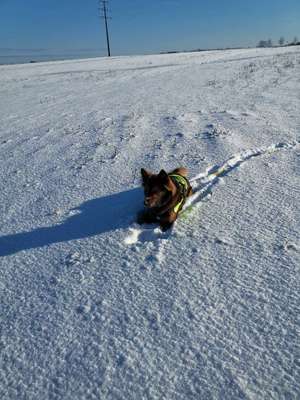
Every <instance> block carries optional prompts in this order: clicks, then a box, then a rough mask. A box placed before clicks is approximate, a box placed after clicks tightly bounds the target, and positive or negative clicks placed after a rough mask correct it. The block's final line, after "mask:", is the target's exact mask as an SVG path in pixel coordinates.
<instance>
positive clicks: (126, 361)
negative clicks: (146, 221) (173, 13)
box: [0, 47, 300, 400]
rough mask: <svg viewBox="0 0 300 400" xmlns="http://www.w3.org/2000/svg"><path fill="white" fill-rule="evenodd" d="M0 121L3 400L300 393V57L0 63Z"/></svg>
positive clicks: (282, 53) (259, 52)
mask: <svg viewBox="0 0 300 400" xmlns="http://www.w3.org/2000/svg"><path fill="white" fill-rule="evenodd" d="M0 120H1V124H0V160H1V169H0V212H1V214H0V215H1V221H0V222H1V228H0V229H1V231H0V268H1V269H0V271H1V276H0V296H1V298H0V300H1V303H0V317H1V324H0V398H1V399H18V400H20V399H39V400H40V399H98V400H99V399H101V400H102V399H112V400H115V399H118V400H119V399H120V400H123V399H124V400H131V399H137V400H141V399H147V400H148V399H153V400H154V399H157V400H158V399H167V400H177V399H178V400H179V399H180V400H186V399H205V400H206V399H222V400H223V399H230V400H232V399H255V400H257V399H299V398H300V336H299V328H300V320H299V315H300V279H299V266H300V237H299V236H300V234H299V228H300V214H299V204H300V49H299V47H298V48H297V47H295V48H281V49H251V50H232V51H224V52H223V51H216V52H213V51H212V52H203V53H191V54H188V53H187V54H174V55H157V56H140V57H120V58H118V57H115V58H111V59H91V60H80V61H64V62H53V63H44V64H34V65H15V66H2V67H0ZM179 165H183V166H186V167H188V168H189V170H190V178H191V180H192V183H193V186H194V188H195V191H196V193H195V195H194V197H193V198H192V199H191V203H192V207H187V208H186V210H185V212H184V213H183V214H182V216H181V217H180V218H179V219H178V221H177V222H176V224H175V226H174V228H173V229H172V230H171V231H169V232H166V233H162V232H161V231H160V230H159V229H158V228H157V227H155V226H149V227H145V226H142V227H141V226H138V225H137V224H136V223H135V216H136V213H137V211H138V210H140V209H141V208H142V191H141V188H140V168H141V167H144V168H148V169H151V170H155V171H159V170H160V169H161V168H165V169H167V170H169V169H171V168H174V167H177V166H179ZM221 170H222V173H221V175H219V176H216V175H213V174H212V173H213V172H215V171H221Z"/></svg>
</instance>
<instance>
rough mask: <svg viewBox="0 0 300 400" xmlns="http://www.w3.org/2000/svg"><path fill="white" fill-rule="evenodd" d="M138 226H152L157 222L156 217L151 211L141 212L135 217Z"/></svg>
mask: <svg viewBox="0 0 300 400" xmlns="http://www.w3.org/2000/svg"><path fill="white" fill-rule="evenodd" d="M137 222H138V224H140V225H141V224H153V223H154V222H157V216H156V215H155V214H154V212H153V211H151V210H142V211H140V212H139V213H138V215H137Z"/></svg>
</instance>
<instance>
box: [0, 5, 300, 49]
mask: <svg viewBox="0 0 300 400" xmlns="http://www.w3.org/2000/svg"><path fill="white" fill-rule="evenodd" d="M97 3H98V0H0V55H7V54H8V55H9V54H11V53H15V54H25V53H31V54H38V53H47V54H74V55H77V54H81V53H82V54H86V55H87V56H88V55H95V54H99V55H105V44H106V42H105V35H104V27H103V24H102V20H100V19H99V17H98V10H97V8H98V5H97ZM110 9H111V12H110V14H111V16H112V17H113V19H112V20H111V21H109V24H110V33H111V47H112V53H113V54H114V55H120V54H147V53H155V52H159V51H162V50H173V49H174V50H175V49H176V50H180V49H194V48H217V47H229V46H230V47H237V46H255V45H256V43H257V42H258V41H259V40H260V39H268V38H271V39H273V41H274V42H275V41H276V42H277V41H278V39H279V37H280V36H281V35H283V36H284V37H285V38H286V39H289V40H292V39H293V38H294V36H298V38H300V0H285V1H283V0H110Z"/></svg>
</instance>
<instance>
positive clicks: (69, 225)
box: [0, 188, 143, 257]
mask: <svg viewBox="0 0 300 400" xmlns="http://www.w3.org/2000/svg"><path fill="white" fill-rule="evenodd" d="M142 204H143V192H142V189H140V188H136V189H132V190H128V191H125V192H120V193H117V194H112V195H110V196H106V197H101V198H97V199H93V200H89V201H86V202H84V203H82V204H81V205H80V206H79V207H78V208H76V209H73V210H71V213H73V215H71V216H69V217H67V219H66V220H65V221H64V222H62V223H61V224H59V225H53V226H49V227H41V228H36V229H34V230H32V231H28V232H20V233H15V234H11V235H7V236H0V257H1V256H2V257H3V256H8V255H11V254H15V253H17V252H19V251H22V250H28V249H35V248H39V247H44V246H49V245H51V244H53V243H60V242H67V241H70V240H75V239H84V238H88V237H91V236H96V235H100V234H102V233H105V232H109V231H113V230H116V229H122V228H127V227H128V226H129V225H130V224H131V223H132V222H134V220H135V218H136V214H137V212H138V211H139V209H140V208H141V207H142Z"/></svg>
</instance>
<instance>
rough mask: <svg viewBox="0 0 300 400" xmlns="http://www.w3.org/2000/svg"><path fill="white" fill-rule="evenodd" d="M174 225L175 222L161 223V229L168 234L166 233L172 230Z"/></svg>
mask: <svg viewBox="0 0 300 400" xmlns="http://www.w3.org/2000/svg"><path fill="white" fill-rule="evenodd" d="M173 223H174V222H161V223H160V229H161V230H162V231H163V232H166V231H168V230H169V229H171V228H172V226H173Z"/></svg>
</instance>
